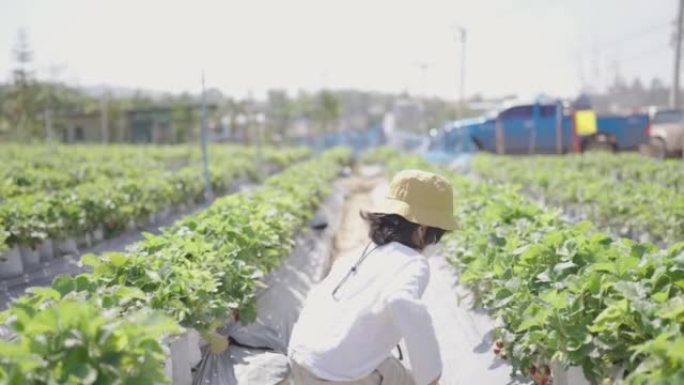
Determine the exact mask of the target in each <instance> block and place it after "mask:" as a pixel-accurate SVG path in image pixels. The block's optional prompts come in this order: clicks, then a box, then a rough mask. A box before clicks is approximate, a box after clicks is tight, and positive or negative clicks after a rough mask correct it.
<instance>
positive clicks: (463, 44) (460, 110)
mask: <svg viewBox="0 0 684 385" xmlns="http://www.w3.org/2000/svg"><path fill="white" fill-rule="evenodd" d="M459 31H460V32H461V81H460V89H459V108H458V117H459V119H462V118H463V115H464V114H463V109H464V107H465V73H466V72H465V70H466V67H465V64H466V30H465V28H459Z"/></svg>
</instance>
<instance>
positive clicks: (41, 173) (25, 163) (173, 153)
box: [0, 145, 307, 201]
mask: <svg viewBox="0 0 684 385" xmlns="http://www.w3.org/2000/svg"><path fill="white" fill-rule="evenodd" d="M306 152H307V150H306V149H303V148H300V149H297V150H294V149H293V150H291V151H287V152H283V151H279V150H277V149H274V148H270V147H266V148H264V149H263V151H262V154H263V158H264V160H265V161H266V162H267V163H269V164H275V165H280V166H284V165H287V164H289V163H290V161H291V158H292V157H293V156H292V155H297V154H299V156H300V157H301V156H302V155H305V154H306ZM209 154H210V159H214V158H216V157H218V158H224V157H225V156H231V155H232V154H239V155H242V156H250V157H252V158H256V149H254V148H246V147H239V146H231V145H211V146H209ZM200 160H201V153H200V151H199V149H197V148H196V146H192V147H188V146H121V145H113V146H98V145H86V146H35V147H34V146H25V145H0V201H2V200H3V199H9V198H12V197H16V196H21V195H28V194H34V193H45V192H56V191H60V190H64V189H67V188H74V187H76V186H78V185H80V184H84V183H92V182H95V181H97V180H98V179H102V178H108V179H111V178H118V179H122V178H133V177H142V176H144V175H146V174H147V173H149V172H150V171H154V172H163V171H165V170H170V171H174V170H178V169H180V168H183V167H185V166H188V165H196V164H198V163H199V161H200Z"/></svg>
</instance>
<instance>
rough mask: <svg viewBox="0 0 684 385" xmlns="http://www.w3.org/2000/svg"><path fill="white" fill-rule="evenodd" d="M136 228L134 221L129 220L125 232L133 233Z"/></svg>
mask: <svg viewBox="0 0 684 385" xmlns="http://www.w3.org/2000/svg"><path fill="white" fill-rule="evenodd" d="M137 229H138V226H137V225H136V223H135V220H134V219H130V220H129V221H128V223H127V224H126V231H134V230H137Z"/></svg>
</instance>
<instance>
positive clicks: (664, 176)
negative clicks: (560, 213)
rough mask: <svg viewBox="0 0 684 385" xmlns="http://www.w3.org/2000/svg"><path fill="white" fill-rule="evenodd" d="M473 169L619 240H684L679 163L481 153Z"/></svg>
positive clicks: (683, 178)
mask: <svg viewBox="0 0 684 385" xmlns="http://www.w3.org/2000/svg"><path fill="white" fill-rule="evenodd" d="M473 168H474V170H475V171H476V172H477V173H478V174H479V175H480V176H482V177H484V178H486V179H490V180H496V181H503V182H507V183H515V184H519V185H521V186H524V191H525V192H527V193H531V194H533V195H535V196H538V197H541V198H542V199H543V200H544V201H546V202H548V203H550V204H552V205H558V206H561V207H563V208H564V209H565V211H566V212H572V211H577V212H579V214H580V215H581V216H584V217H586V218H587V219H591V220H592V221H593V222H595V223H596V224H598V225H600V226H603V227H605V228H607V229H609V230H611V232H612V233H615V234H617V235H619V236H626V237H629V238H633V239H637V240H641V241H653V242H659V243H663V244H671V243H673V242H677V241H680V240H682V239H684V167H682V164H681V162H677V161H666V162H660V161H655V160H652V159H646V158H643V157H639V156H637V155H619V156H613V155H608V154H600V155H598V154H591V155H590V154H586V155H582V156H564V157H553V156H546V157H526V158H520V157H515V158H512V157H496V156H491V155H479V156H477V157H476V158H475V159H474V160H473Z"/></svg>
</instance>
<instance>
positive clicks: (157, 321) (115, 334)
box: [0, 150, 350, 384]
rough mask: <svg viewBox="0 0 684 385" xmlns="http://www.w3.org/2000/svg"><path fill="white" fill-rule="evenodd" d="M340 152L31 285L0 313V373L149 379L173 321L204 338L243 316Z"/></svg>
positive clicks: (156, 376)
mask: <svg viewBox="0 0 684 385" xmlns="http://www.w3.org/2000/svg"><path fill="white" fill-rule="evenodd" d="M349 155H350V153H349V152H348V151H346V150H331V151H329V152H327V153H325V154H323V155H322V156H320V157H317V158H316V159H312V160H309V161H305V162H302V163H298V164H295V165H292V166H290V167H289V168H287V169H286V170H285V171H283V172H282V173H279V174H277V175H275V176H272V177H270V178H268V179H266V180H265V182H264V184H263V186H262V187H261V188H259V189H257V190H255V191H252V192H244V193H236V194H233V195H229V196H226V197H224V198H219V199H218V200H216V201H215V202H214V203H213V204H212V205H211V206H210V207H209V208H207V209H206V210H203V211H201V212H198V213H197V214H194V215H191V216H189V217H186V218H184V219H182V220H180V221H178V222H177V223H176V224H175V225H174V226H172V227H170V228H167V229H165V230H164V231H163V232H162V234H160V235H149V236H147V238H146V239H145V240H144V241H142V242H140V243H139V244H137V245H135V246H134V247H132V248H130V249H129V251H127V252H123V253H106V254H104V255H101V256H95V255H88V256H85V257H84V258H83V260H82V263H84V264H86V265H88V266H91V267H92V273H86V274H80V275H78V276H75V277H69V276H62V277H59V278H57V279H56V280H55V281H54V283H53V285H52V287H50V288H35V289H32V290H31V291H30V293H29V294H27V295H26V296H24V297H21V298H20V299H18V300H17V301H15V303H14V304H13V305H12V306H11V307H10V309H8V310H7V311H5V312H3V313H2V316H1V319H0V322H2V323H4V324H6V325H7V326H8V327H9V328H10V331H9V334H10V335H11V336H12V337H11V341H0V351H2V352H3V354H2V355H1V356H0V380H1V381H3V382H6V383H10V384H39V383H68V382H75V383H88V381H91V380H93V379H97V383H103V384H105V383H123V384H157V383H159V381H160V380H161V379H163V378H164V377H165V372H164V362H165V360H166V354H168V353H165V348H164V341H165V340H167V339H168V338H169V337H170V336H172V335H175V334H178V333H179V332H180V331H181V329H180V327H181V326H182V327H189V328H193V329H196V330H198V331H200V332H201V333H202V335H203V336H204V337H205V338H206V339H207V340H208V341H210V344H212V343H216V338H213V337H212V336H213V333H212V330H213V329H215V328H216V327H217V326H219V325H221V324H223V323H225V322H226V321H227V320H228V319H229V318H230V317H232V316H238V317H239V318H240V319H242V320H243V321H246V322H249V321H250V320H253V319H254V317H255V314H254V300H255V297H254V294H255V291H256V289H257V287H258V279H259V277H262V276H263V275H265V274H267V273H268V272H269V271H270V270H272V269H273V268H275V267H276V266H278V264H279V261H280V260H281V259H282V258H284V257H285V256H286V255H287V254H288V253H289V252H290V251H291V250H292V247H293V242H292V241H291V239H292V238H293V236H294V234H295V233H296V232H297V231H299V229H300V228H302V226H303V225H304V223H305V221H306V220H307V219H309V218H311V216H312V215H313V212H314V210H315V209H316V207H317V206H318V204H319V203H320V202H321V201H322V199H323V198H324V197H325V195H326V194H327V193H328V192H329V189H330V183H331V182H332V180H333V179H334V178H335V177H336V175H337V173H338V171H339V168H340V167H341V166H342V165H343V164H344V163H346V162H347V159H348V158H349ZM228 256H229V258H227V257H228ZM219 343H220V342H219ZM91 382H92V381H91Z"/></svg>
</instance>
